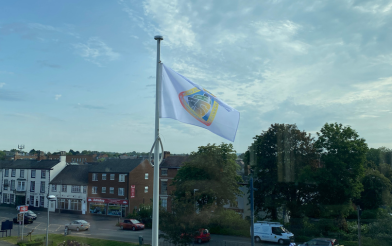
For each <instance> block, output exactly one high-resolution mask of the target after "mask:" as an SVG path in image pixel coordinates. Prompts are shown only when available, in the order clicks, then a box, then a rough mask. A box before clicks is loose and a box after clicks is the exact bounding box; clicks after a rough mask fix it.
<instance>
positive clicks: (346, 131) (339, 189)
mask: <svg viewBox="0 0 392 246" xmlns="http://www.w3.org/2000/svg"><path fill="white" fill-rule="evenodd" d="M317 135H318V137H319V138H318V139H317V141H316V147H317V149H318V152H319V153H320V154H321V163H322V168H320V169H318V174H317V180H318V183H319V193H320V201H321V202H322V204H324V205H339V204H343V203H349V202H351V201H352V199H354V198H359V197H360V194H361V192H362V190H363V186H362V183H361V178H362V177H363V175H364V171H365V169H364V166H365V162H366V152H367V150H368V147H367V144H366V143H365V139H363V138H360V137H359V135H358V133H357V132H356V131H355V130H353V129H352V128H351V127H350V126H343V125H342V124H338V123H334V124H327V123H326V124H325V125H324V126H323V128H321V130H320V132H318V133H317ZM337 198H338V199H337Z"/></svg>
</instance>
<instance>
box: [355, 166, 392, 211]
mask: <svg viewBox="0 0 392 246" xmlns="http://www.w3.org/2000/svg"><path fill="white" fill-rule="evenodd" d="M362 185H363V187H364V190H363V191H362V193H361V198H360V199H358V201H357V203H358V204H359V205H360V206H361V208H363V209H376V208H379V207H380V206H382V205H389V204H390V203H391V189H392V183H391V181H390V180H389V179H387V178H386V177H385V176H384V175H382V174H381V173H380V172H379V171H377V170H371V169H369V170H367V172H366V175H365V176H364V177H363V178H362Z"/></svg>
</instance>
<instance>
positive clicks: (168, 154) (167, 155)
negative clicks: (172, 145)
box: [163, 151, 170, 159]
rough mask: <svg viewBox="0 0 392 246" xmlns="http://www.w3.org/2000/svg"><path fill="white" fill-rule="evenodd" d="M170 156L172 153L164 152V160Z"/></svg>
mask: <svg viewBox="0 0 392 246" xmlns="http://www.w3.org/2000/svg"><path fill="white" fill-rule="evenodd" d="M169 156H170V151H164V152H163V159H166V158H167V157H169Z"/></svg>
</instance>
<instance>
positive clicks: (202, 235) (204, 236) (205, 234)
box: [195, 229, 211, 243]
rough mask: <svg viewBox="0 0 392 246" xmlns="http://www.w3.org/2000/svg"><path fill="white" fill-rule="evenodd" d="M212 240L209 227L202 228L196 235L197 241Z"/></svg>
mask: <svg viewBox="0 0 392 246" xmlns="http://www.w3.org/2000/svg"><path fill="white" fill-rule="evenodd" d="M210 240H211V235H210V232H209V231H208V229H200V230H199V231H198V232H197V234H196V236H195V242H197V243H202V242H209V241H210Z"/></svg>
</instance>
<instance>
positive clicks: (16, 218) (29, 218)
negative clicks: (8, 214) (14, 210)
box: [13, 216, 34, 224]
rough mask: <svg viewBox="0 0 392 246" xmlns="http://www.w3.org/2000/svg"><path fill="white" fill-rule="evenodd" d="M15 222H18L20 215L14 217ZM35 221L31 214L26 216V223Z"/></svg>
mask: <svg viewBox="0 0 392 246" xmlns="http://www.w3.org/2000/svg"><path fill="white" fill-rule="evenodd" d="M13 221H14V223H18V217H15V218H14V219H13ZM33 222H34V219H33V218H32V217H30V216H24V223H25V224H32V223H33Z"/></svg>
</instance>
